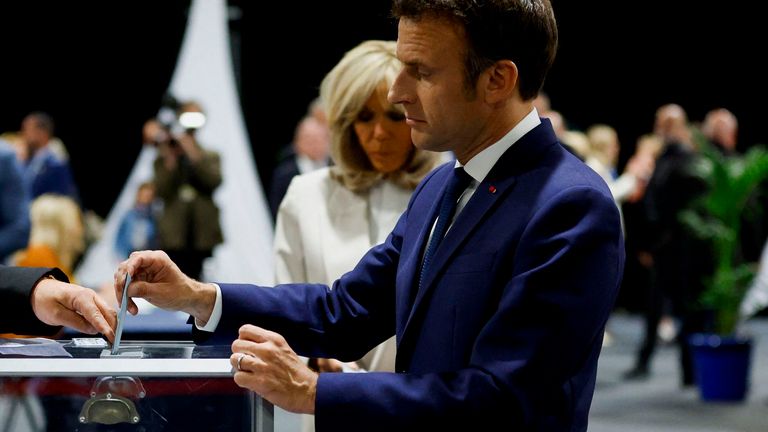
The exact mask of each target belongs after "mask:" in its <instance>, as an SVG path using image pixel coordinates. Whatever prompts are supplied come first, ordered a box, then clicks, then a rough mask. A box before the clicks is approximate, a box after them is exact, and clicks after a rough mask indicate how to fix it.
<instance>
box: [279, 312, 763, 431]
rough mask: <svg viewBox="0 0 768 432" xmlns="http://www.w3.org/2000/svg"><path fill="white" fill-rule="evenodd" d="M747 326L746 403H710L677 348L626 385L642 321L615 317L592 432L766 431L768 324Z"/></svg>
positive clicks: (293, 421) (286, 422)
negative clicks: (685, 370)
mask: <svg viewBox="0 0 768 432" xmlns="http://www.w3.org/2000/svg"><path fill="white" fill-rule="evenodd" d="M746 327H747V330H748V331H749V332H750V333H751V334H752V335H753V336H754V339H755V342H756V343H755V345H754V347H753V349H754V351H753V353H752V374H751V387H750V392H749V395H748V398H747V400H746V401H745V402H743V403H737V404H732V403H711V402H702V401H701V400H700V398H699V395H698V393H697V390H696V388H685V389H682V388H681V387H680V384H679V382H680V379H679V375H678V364H677V348H676V347H675V346H670V345H660V346H659V349H658V350H657V352H656V355H655V356H654V360H653V368H652V374H651V376H650V377H649V378H648V379H647V380H645V381H629V382H627V381H624V380H622V373H623V372H624V371H625V370H627V369H628V368H629V367H630V366H632V364H633V361H634V354H635V351H636V347H637V344H638V341H639V339H640V337H641V336H642V322H641V320H640V318H639V317H637V316H632V315H626V314H621V313H617V314H616V315H614V316H613V317H612V318H611V320H610V322H609V323H608V330H609V332H610V334H611V335H612V343H611V344H610V345H609V346H606V347H605V348H604V349H603V352H602V354H601V356H600V364H599V368H598V376H597V389H596V391H595V397H594V400H593V402H592V411H591V414H590V424H589V430H590V432H624V431H629V432H694V431H695V432H768V319H765V318H760V319H754V320H752V321H750V322H748V323H747V326H746ZM275 411H276V412H275V432H294V431H296V432H298V431H299V430H300V424H301V423H300V421H299V419H298V417H297V416H294V415H293V414H289V413H286V412H284V411H281V410H279V409H276V410H275Z"/></svg>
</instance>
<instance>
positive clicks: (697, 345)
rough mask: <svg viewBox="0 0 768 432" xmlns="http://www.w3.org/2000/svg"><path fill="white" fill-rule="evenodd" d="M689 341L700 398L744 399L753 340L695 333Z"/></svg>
mask: <svg viewBox="0 0 768 432" xmlns="http://www.w3.org/2000/svg"><path fill="white" fill-rule="evenodd" d="M688 342H689V344H690V345H691V347H692V348H693V362H694V367H695V371H696V383H697V385H698V387H699V394H700V395H701V399H702V400H705V401H722V402H738V401H743V400H744V398H745V397H746V395H747V391H748V390H749V373H750V362H751V353H752V339H749V338H744V337H735V336H719V335H716V334H709V333H696V334H694V335H692V336H691V337H690V338H689V340H688Z"/></svg>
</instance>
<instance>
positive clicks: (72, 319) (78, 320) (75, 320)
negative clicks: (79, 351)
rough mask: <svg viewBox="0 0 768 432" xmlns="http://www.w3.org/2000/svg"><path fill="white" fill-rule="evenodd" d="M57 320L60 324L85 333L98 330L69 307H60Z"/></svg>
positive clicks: (94, 332)
mask: <svg viewBox="0 0 768 432" xmlns="http://www.w3.org/2000/svg"><path fill="white" fill-rule="evenodd" d="M58 321H59V322H60V323H61V325H63V326H66V327H72V328H73V329H75V330H77V331H79V332H82V333H87V334H96V333H98V331H97V330H96V329H95V328H94V327H93V326H92V325H91V324H90V323H89V322H88V321H86V319H85V318H84V317H83V316H82V315H80V314H78V313H76V312H74V311H71V310H69V309H64V308H62V310H61V311H59V316H58Z"/></svg>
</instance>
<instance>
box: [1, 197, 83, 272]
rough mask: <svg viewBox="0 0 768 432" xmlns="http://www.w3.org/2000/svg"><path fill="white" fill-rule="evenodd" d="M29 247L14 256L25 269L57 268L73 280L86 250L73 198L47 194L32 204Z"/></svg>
mask: <svg viewBox="0 0 768 432" xmlns="http://www.w3.org/2000/svg"><path fill="white" fill-rule="evenodd" d="M29 214H30V219H31V223H32V228H31V230H30V234H29V245H28V246H27V248H26V249H24V250H21V251H19V252H17V253H16V254H14V256H13V264H14V265H17V266H22V267H58V268H60V269H61V270H62V271H63V272H64V274H65V275H66V276H67V279H69V280H74V278H73V277H72V270H73V268H74V264H75V262H76V261H77V259H78V258H79V257H80V254H81V253H82V252H83V250H84V249H85V238H84V232H83V220H82V213H81V211H80V207H79V206H78V205H77V203H76V202H75V201H74V200H73V199H72V198H70V197H67V196H63V195H56V194H45V195H41V196H39V197H37V198H36V199H35V200H34V201H32V205H31V206H30V210H29Z"/></svg>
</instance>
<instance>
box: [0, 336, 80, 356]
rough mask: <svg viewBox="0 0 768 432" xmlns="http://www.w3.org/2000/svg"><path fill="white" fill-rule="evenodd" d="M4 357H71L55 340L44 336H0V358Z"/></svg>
mask: <svg viewBox="0 0 768 432" xmlns="http://www.w3.org/2000/svg"><path fill="white" fill-rule="evenodd" d="M2 357H5V358H8V357H16V358H18V357H72V355H71V354H70V353H68V352H67V350H65V349H64V347H63V346H62V345H61V344H60V343H59V342H56V341H55V340H52V339H45V338H23V339H21V338H19V339H16V338H14V339H6V338H0V358H2Z"/></svg>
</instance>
